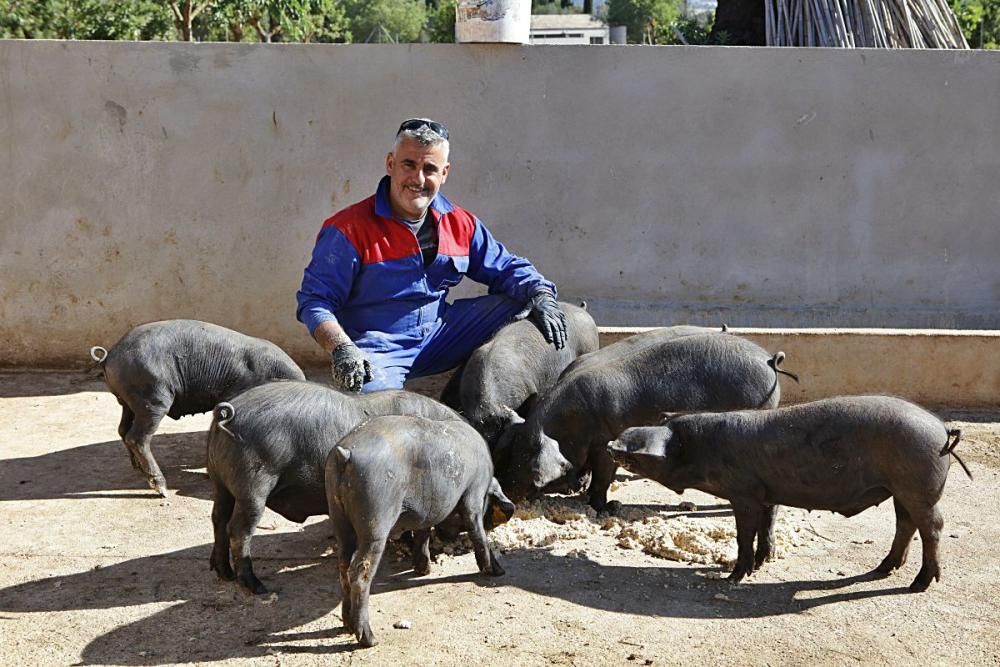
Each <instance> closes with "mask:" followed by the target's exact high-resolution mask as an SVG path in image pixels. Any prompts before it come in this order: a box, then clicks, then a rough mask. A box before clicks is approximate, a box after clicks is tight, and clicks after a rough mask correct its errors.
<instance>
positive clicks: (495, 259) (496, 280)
mask: <svg viewBox="0 0 1000 667" xmlns="http://www.w3.org/2000/svg"><path fill="white" fill-rule="evenodd" d="M468 275H469V277H470V278H472V279H473V280H475V281H477V282H480V283H484V284H485V285H487V286H489V291H490V294H496V293H502V294H506V295H507V296H509V297H510V298H512V299H514V300H515V301H520V302H521V303H524V304H525V305H526V308H525V310H524V312H523V313H522V315H521V316H520V317H526V316H530V317H531V319H532V321H533V322H534V323H535V324H536V325H537V326H538V328H539V330H540V331H541V332H542V335H544V336H545V340H546V341H548V342H550V343H552V344H553V345H555V347H556V349H557V350H560V349H562V348H563V347H564V346H565V345H566V338H567V332H566V314H565V313H563V311H562V308H560V307H559V304H558V303H557V302H556V286H555V284H554V283H553V282H551V281H549V280H546V279H545V277H544V276H542V274H541V273H539V272H538V269H536V268H535V267H534V265H533V264H532V263H531V262H529V261H528V260H527V259H525V258H524V257H519V256H517V255H513V254H511V253H509V252H507V249H506V248H504V247H503V244H501V243H500V242H499V241H497V240H496V239H494V238H493V235H492V234H490V232H489V230H488V229H486V226H485V225H484V224H483V223H482V222H480V221H479V220H478V219H476V229H475V233H474V234H473V237H472V242H471V244H470V245H469V273H468Z"/></svg>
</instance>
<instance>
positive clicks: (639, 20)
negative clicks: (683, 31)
mask: <svg viewBox="0 0 1000 667" xmlns="http://www.w3.org/2000/svg"><path fill="white" fill-rule="evenodd" d="M605 6H606V7H607V17H608V18H607V20H608V24H609V25H613V26H614V25H624V26H626V28H627V31H628V41H629V43H630V44H672V43H674V42H675V41H676V40H675V38H674V36H673V31H672V30H670V26H671V25H672V24H673V23H674V22H675V21H676V20H677V19H678V18H679V17H680V2H679V0H608V2H607V3H606V5H605Z"/></svg>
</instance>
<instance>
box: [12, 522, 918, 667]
mask: <svg viewBox="0 0 1000 667" xmlns="http://www.w3.org/2000/svg"><path fill="white" fill-rule="evenodd" d="M329 533H330V530H329V525H328V524H327V522H319V523H314V524H310V525H307V526H306V527H305V528H304V530H303V531H301V532H298V533H283V534H275V535H267V534H260V533H258V535H257V537H255V539H254V547H255V552H256V553H258V554H265V556H263V557H258V558H257V559H256V567H257V571H258V574H259V575H260V576H261V578H262V579H263V581H264V583H265V584H266V585H267V586H268V587H269V588H270V589H271V590H272V591H275V592H276V593H277V595H276V596H273V597H272V596H268V595H264V596H254V597H250V596H247V595H245V594H243V593H242V592H241V591H240V590H239V589H238V588H237V587H236V585H235V584H232V583H228V582H220V581H218V580H217V579H216V577H215V575H214V574H213V573H211V572H210V571H209V570H208V557H209V553H210V551H211V545H210V544H203V545H200V546H197V547H192V548H188V549H182V550H179V551H174V552H170V553H165V554H160V555H156V556H148V557H143V558H136V559H133V560H128V561H124V562H121V563H117V564H114V565H110V566H106V567H100V568H98V569H94V570H89V571H86V572H80V573H76V574H70V575H64V576H52V577H47V578H44V579H39V580H36V581H31V582H28V583H24V584H20V585H16V586H11V587H9V588H6V589H3V590H0V612H8V613H9V612H18V613H25V612H33V613H45V612H54V611H66V610H93V609H105V610H109V612H110V613H113V610H114V609H116V608H121V607H131V606H137V605H144V604H150V603H163V602H167V603H173V604H171V605H170V606H169V607H167V608H166V609H162V610H160V611H158V612H156V613H154V614H152V615H150V616H147V617H145V618H143V619H141V620H139V621H135V622H131V623H125V624H123V625H120V626H119V627H116V628H115V629H114V630H112V631H110V632H107V633H105V634H103V635H101V636H99V637H97V638H96V639H94V640H93V641H91V642H90V643H89V644H88V645H87V646H86V647H85V648H84V649H83V651H82V659H83V660H82V663H81V664H98V665H108V664H123V665H149V664H155V665H161V664H169V663H173V662H176V661H185V662H188V661H195V662H199V661H212V660H225V659H232V658H247V657H251V658H252V657H258V656H264V655H267V654H268V652H269V649H270V650H271V651H275V650H280V651H281V652H283V653H292V652H301V653H310V654H317V655H322V654H332V653H339V652H342V651H348V650H353V649H354V648H356V644H355V643H354V640H353V637H350V636H348V635H346V634H344V633H343V629H342V627H341V621H340V617H339V604H340V599H341V598H340V590H339V585H338V583H337V575H336V558H335V557H332V558H331V557H323V556H322V554H323V553H324V552H325V551H327V550H328V548H329V547H330V546H332V544H333V542H332V541H331V540H330V535H329ZM388 553H389V554H391V555H389V556H387V558H386V559H385V560H384V561H383V564H382V567H380V569H379V574H378V577H377V578H376V582H375V586H374V587H373V595H372V609H373V611H374V610H375V609H377V608H378V606H379V596H380V594H381V593H383V592H390V591H405V590H408V589H411V588H417V587H438V586H449V585H452V584H454V583H456V582H467V583H474V584H475V585H478V586H483V587H489V588H497V587H500V588H503V587H513V588H520V589H522V590H525V591H529V592H531V593H535V594H537V595H539V596H544V597H548V598H558V599H562V600H565V601H567V602H570V603H573V604H576V605H581V606H586V607H590V608H593V609H598V610H604V611H608V612H620V613H626V614H639V615H648V616H657V617H662V618H732V619H740V618H756V617H765V616H776V615H782V614H796V613H800V612H802V611H805V610H808V609H811V608H814V607H819V606H822V605H829V604H836V603H840V602H847V601H850V600H857V599H862V598H870V597H879V596H885V595H895V594H899V593H903V592H906V591H907V588H906V587H905V584H908V583H909V580H908V579H906V580H904V579H901V578H900V577H902V575H897V576H896V577H893V578H892V579H890V581H892V582H893V583H894V584H896V585H895V586H890V587H882V586H880V587H878V588H874V589H872V588H870V586H871V585H872V584H868V585H866V586H865V587H864V588H862V589H860V590H859V589H858V588H856V587H854V588H852V587H853V586H855V585H856V584H861V583H862V582H869V581H871V577H870V576H869V575H858V576H852V577H846V578H838V579H831V580H819V581H788V582H780V583H771V582H762V583H755V582H753V579H752V578H751V579H750V580H749V583H744V584H742V585H739V586H732V585H730V584H729V583H728V582H727V581H725V580H714V579H709V578H706V577H705V576H704V575H705V573H706V572H717V571H718V570H716V569H715V568H701V569H692V568H690V567H682V566H676V565H670V564H664V565H663V566H659V567H634V566H615V565H604V564H601V563H598V562H595V561H591V560H587V559H585V558H572V557H566V556H557V555H555V554H553V553H552V552H550V551H547V550H545V549H524V550H517V551H512V552H510V553H507V554H505V555H503V556H502V557H501V560H502V562H503V565H504V567H505V568H506V570H507V574H506V575H505V576H503V577H500V578H492V577H485V576H482V575H480V574H478V573H477V572H474V571H470V572H469V573H468V574H461V575H452V576H444V577H440V576H439V577H435V576H434V575H433V574H432V575H431V576H429V577H414V576H413V573H412V571H411V570H410V565H409V559H408V558H407V557H406V556H403V555H400V554H397V553H395V550H389V552H388ZM270 554H274V556H272V557H269V556H268V555H270ZM473 567H474V566H473ZM765 567H766V565H765ZM875 585H878V584H875ZM845 589H848V590H845ZM800 594H803V595H804V596H805V597H799V596H800ZM717 596H718V597H717ZM319 619H323V624H324V628H323V629H320V630H314V631H307V632H295V631H294V630H295V628H299V627H301V626H303V625H306V624H309V623H312V622H315V621H317V620H319ZM381 622H383V623H384V622H385V619H381ZM376 632H378V629H376ZM331 640H336V641H335V643H331Z"/></svg>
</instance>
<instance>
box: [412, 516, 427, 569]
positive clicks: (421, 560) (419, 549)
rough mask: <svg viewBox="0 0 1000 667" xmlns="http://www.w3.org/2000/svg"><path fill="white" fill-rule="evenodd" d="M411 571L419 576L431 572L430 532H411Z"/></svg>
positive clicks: (425, 530)
mask: <svg viewBox="0 0 1000 667" xmlns="http://www.w3.org/2000/svg"><path fill="white" fill-rule="evenodd" d="M412 549H413V571H414V572H415V573H416V574H419V575H421V576H423V575H425V574H430V572H431V531H430V529H429V528H427V529H424V530H415V531H413V545H412Z"/></svg>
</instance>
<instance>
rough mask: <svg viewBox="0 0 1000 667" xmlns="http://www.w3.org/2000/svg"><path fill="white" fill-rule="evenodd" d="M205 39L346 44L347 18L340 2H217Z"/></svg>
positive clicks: (224, 0)
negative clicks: (254, 39) (344, 42)
mask: <svg viewBox="0 0 1000 667" xmlns="http://www.w3.org/2000/svg"><path fill="white" fill-rule="evenodd" d="M205 23H206V25H205V31H204V32H205V34H204V36H203V37H202V38H203V39H215V40H229V41H234V42H242V41H246V40H248V39H253V38H256V39H257V41H261V42H281V41H287V42H343V41H347V39H348V37H349V34H348V25H347V17H346V15H345V13H344V9H343V7H342V5H341V3H339V2H337V0H216V6H215V8H214V10H213V11H212V13H211V15H210V16H208V17H207V20H206V22H205Z"/></svg>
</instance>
